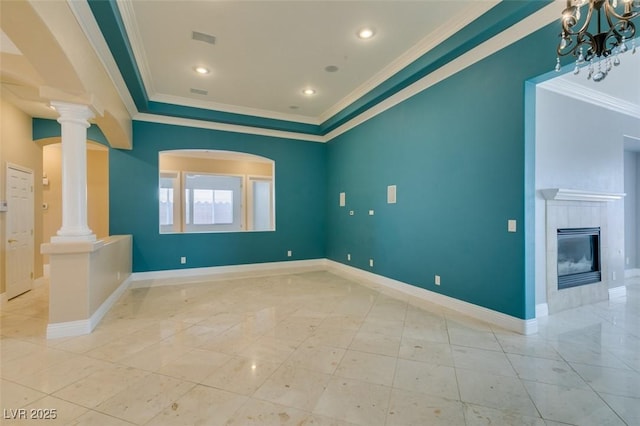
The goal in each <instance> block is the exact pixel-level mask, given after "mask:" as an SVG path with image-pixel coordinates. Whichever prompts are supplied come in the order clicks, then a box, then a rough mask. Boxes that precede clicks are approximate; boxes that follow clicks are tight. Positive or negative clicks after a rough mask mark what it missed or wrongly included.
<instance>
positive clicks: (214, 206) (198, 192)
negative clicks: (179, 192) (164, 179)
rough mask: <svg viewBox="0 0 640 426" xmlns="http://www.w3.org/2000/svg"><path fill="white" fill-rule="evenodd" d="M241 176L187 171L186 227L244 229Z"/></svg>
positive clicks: (189, 229) (194, 228)
mask: <svg viewBox="0 0 640 426" xmlns="http://www.w3.org/2000/svg"><path fill="white" fill-rule="evenodd" d="M242 180H243V178H242V176H220V175H214V174H204V173H184V181H185V189H184V199H185V231H187V232H204V231H241V230H242V229H243V228H244V224H243V221H242Z"/></svg>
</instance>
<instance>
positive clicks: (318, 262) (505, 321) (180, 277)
mask: <svg viewBox="0 0 640 426" xmlns="http://www.w3.org/2000/svg"><path fill="white" fill-rule="evenodd" d="M325 270H326V271H330V272H334V273H337V274H339V275H342V276H344V277H345V278H356V279H360V280H363V281H364V282H363V284H365V285H366V284H367V283H368V284H371V285H373V286H375V285H379V286H382V287H386V288H388V289H392V290H396V291H400V292H402V293H404V294H407V295H410V296H414V297H417V298H419V299H422V300H425V301H428V302H430V303H434V304H436V305H439V306H442V307H445V308H448V309H451V310H453V311H456V312H459V313H461V314H463V315H466V316H469V317H471V318H474V319H477V320H480V321H484V322H486V323H488V324H492V325H496V326H498V327H502V328H504V329H506V330H510V331H515V332H517V333H521V334H525V335H529V334H535V333H537V332H538V323H537V321H536V319H535V318H533V319H529V320H523V319H520V318H516V317H513V316H511V315H507V314H503V313H502V312H497V311H494V310H491V309H488V308H484V307H482V306H478V305H474V304H472V303H469V302H465V301H462V300H458V299H454V298H452V297H449V296H445V295H443V294H440V293H435V292H432V291H429V290H425V289H423V288H420V287H416V286H413V285H411V284H407V283H404V282H401V281H397V280H394V279H391V278H387V277H384V276H382V275H377V274H373V273H371V272H367V271H364V270H362V269H357V268H353V267H351V266H348V265H344V264H342V263H338V262H335V261H332V260H329V259H310V260H296V261H284V262H270V263H256V264H246V265H230V266H213V267H208V268H188V269H172V270H164V271H151V272H136V273H133V274H132V275H131V286H130V288H131V289H135V288H148V287H160V286H170V285H180V284H187V283H192V282H200V281H203V280H223V279H234V278H245V277H259V276H270V275H280V274H287V273H300V272H310V271H325ZM536 311H537V310H536ZM536 313H537V312H536Z"/></svg>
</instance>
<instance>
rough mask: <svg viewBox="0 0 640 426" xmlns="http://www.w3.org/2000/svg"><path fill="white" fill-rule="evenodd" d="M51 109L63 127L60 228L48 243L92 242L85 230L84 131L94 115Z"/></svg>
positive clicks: (75, 108)
mask: <svg viewBox="0 0 640 426" xmlns="http://www.w3.org/2000/svg"><path fill="white" fill-rule="evenodd" d="M51 105H52V106H53V107H54V108H55V109H56V111H57V112H58V114H60V118H58V123H60V126H61V127H62V228H60V230H58V235H57V236H54V237H52V238H51V242H54V243H56V242H75V241H95V240H96V236H95V234H94V233H93V232H91V229H89V227H88V226H87V128H88V127H89V121H88V120H89V119H90V118H93V112H92V111H91V109H90V108H89V107H88V106H86V105H78V104H70V103H66V102H51Z"/></svg>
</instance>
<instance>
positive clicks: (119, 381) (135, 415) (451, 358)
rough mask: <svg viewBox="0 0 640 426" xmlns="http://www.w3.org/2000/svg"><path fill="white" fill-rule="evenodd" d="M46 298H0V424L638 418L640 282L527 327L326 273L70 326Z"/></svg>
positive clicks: (181, 289) (132, 301) (161, 297)
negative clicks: (530, 330) (61, 326)
mask: <svg viewBox="0 0 640 426" xmlns="http://www.w3.org/2000/svg"><path fill="white" fill-rule="evenodd" d="M47 306H48V289H47V287H46V286H41V287H39V288H36V289H34V290H33V291H31V292H29V293H27V294H25V295H23V296H20V297H19V298H16V299H14V300H12V301H10V302H8V303H7V304H6V305H4V307H3V309H2V314H1V320H2V323H1V340H0V346H1V348H0V349H1V374H0V375H1V378H2V387H1V391H2V393H1V394H0V401H1V402H0V405H1V408H2V409H3V413H2V417H3V419H2V421H3V422H4V424H26V423H29V422H31V423H35V424H43V425H45V424H46V425H54V424H69V425H100V426H108V425H131V424H135V425H225V424H226V425H242V426H244V425H270V424H275V425H280V424H286V425H289V424H291V425H365V426H375V425H394V426H395V425H397V426H400V425H487V424H492V425H561V424H572V425H598V426H600V425H623V424H627V425H640V279H635V280H631V281H628V291H627V296H626V298H619V299H615V300H611V301H608V302H602V303H598V304H594V305H590V306H586V307H582V308H579V309H574V310H571V311H566V312H563V313H560V314H556V315H552V316H549V317H547V318H541V319H539V328H540V331H539V333H538V334H537V335H533V336H522V335H518V334H514V333H511V332H508V331H505V330H501V329H499V328H496V327H491V326H489V325H486V324H484V323H481V322H478V321H475V320H472V319H469V318H466V317H464V316H462V315H459V314H456V313H453V312H450V311H446V310H444V309H442V308H439V307H437V306H434V305H430V304H428V303H425V302H424V301H421V300H418V299H415V298H413V297H409V296H407V295H404V294H400V293H395V292H393V291H390V290H387V289H382V288H377V287H375V286H373V285H371V284H368V283H362V282H356V281H350V280H348V279H345V278H342V277H339V276H337V275H333V274H331V273H329V272H308V273H301V274H292V275H282V276H272V277H263V278H250V279H237V280H226V281H222V280H220V281H210V282H206V283H191V284H184V285H181V286H165V287H153V288H140V289H132V290H128V291H127V292H126V294H125V295H124V296H123V297H122V298H121V300H120V301H119V302H118V303H117V305H116V306H115V307H114V308H113V309H112V310H111V311H110V312H109V313H108V314H107V316H106V317H105V319H104V320H103V321H102V322H101V324H100V325H99V326H98V327H97V328H96V330H95V331H94V333H92V334H90V335H87V336H81V337H74V338H65V339H56V340H46V339H45V330H46V324H47ZM20 408H24V409H27V411H26V412H25V413H26V414H27V416H30V415H31V414H34V413H35V414H46V413H47V412H46V411H43V410H55V414H56V417H57V418H56V419H55V420H48V421H37V422H36V421H35V420H27V421H20V420H9V419H7V417H11V416H12V413H14V414H13V415H15V413H17V411H15V410H17V409H20ZM31 409H34V411H31ZM38 409H41V410H40V411H38ZM12 410H13V411H12ZM49 413H50V412H49Z"/></svg>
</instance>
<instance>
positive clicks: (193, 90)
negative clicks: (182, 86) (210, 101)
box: [190, 88, 209, 95]
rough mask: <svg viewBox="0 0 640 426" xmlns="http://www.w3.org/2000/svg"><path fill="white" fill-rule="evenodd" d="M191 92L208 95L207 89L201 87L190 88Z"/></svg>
mask: <svg viewBox="0 0 640 426" xmlns="http://www.w3.org/2000/svg"><path fill="white" fill-rule="evenodd" d="M190 92H191V93H194V94H196V95H208V94H209V92H208V91H207V90H202V89H193V88H192V89H191V90H190Z"/></svg>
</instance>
